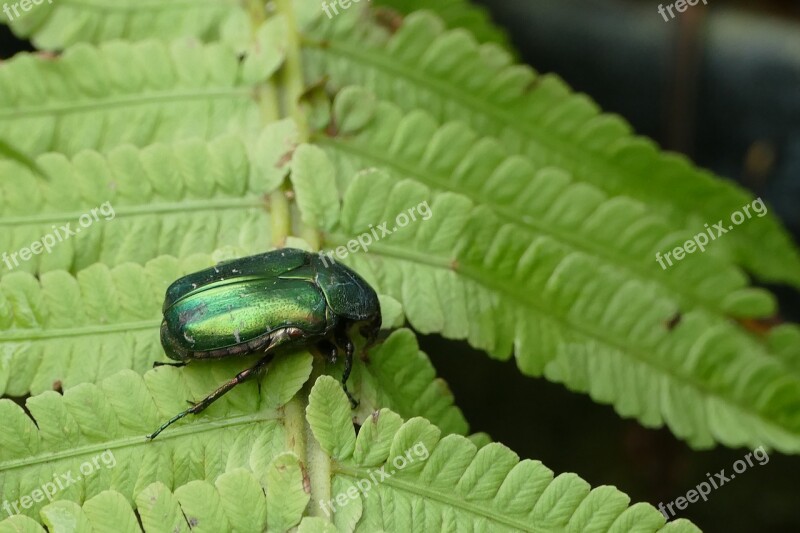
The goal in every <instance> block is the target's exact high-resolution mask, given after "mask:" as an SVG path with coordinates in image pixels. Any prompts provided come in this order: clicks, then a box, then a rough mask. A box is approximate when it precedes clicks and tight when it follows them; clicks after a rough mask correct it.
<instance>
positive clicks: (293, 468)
mask: <svg viewBox="0 0 800 533" xmlns="http://www.w3.org/2000/svg"><path fill="white" fill-rule="evenodd" d="M303 475H304V474H303V472H302V470H301V467H300V463H299V461H298V458H297V457H296V456H295V455H294V454H291V453H284V454H281V455H278V456H277V457H275V459H273V460H272V462H271V463H270V465H269V467H268V468H267V483H266V485H267V487H268V488H267V491H268V498H267V517H268V518H267V525H268V527H269V529H270V530H274V531H286V530H287V529H289V528H291V527H294V526H296V525H297V524H298V523H299V522H300V519H301V518H302V517H303V511H304V510H305V508H306V505H308V499H309V495H308V493H307V492H306V490H305V487H304V481H303Z"/></svg>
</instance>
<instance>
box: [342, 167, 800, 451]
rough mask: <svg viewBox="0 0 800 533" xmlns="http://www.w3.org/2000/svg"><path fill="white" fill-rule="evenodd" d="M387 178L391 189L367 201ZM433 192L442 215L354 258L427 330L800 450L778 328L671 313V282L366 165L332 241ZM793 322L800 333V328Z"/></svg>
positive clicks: (703, 439) (715, 432) (657, 419)
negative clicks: (766, 333)
mask: <svg viewBox="0 0 800 533" xmlns="http://www.w3.org/2000/svg"><path fill="white" fill-rule="evenodd" d="M378 191H380V194H383V195H384V196H386V197H387V198H388V199H389V200H388V202H386V204H385V205H384V206H383V209H382V210H381V211H380V212H374V211H366V210H365V209H364V207H363V206H364V203H365V201H366V199H367V198H370V197H373V196H375V195H376V194H378ZM387 191H388V193H387ZM421 201H428V202H429V205H430V211H431V212H432V213H433V215H432V217H431V218H430V221H422V220H420V221H418V222H417V223H416V224H411V225H409V226H408V227H406V228H403V229H402V231H397V232H396V233H393V234H392V235H390V236H388V237H386V238H384V239H382V240H380V241H379V242H378V243H376V244H374V245H373V246H372V248H371V249H370V253H368V254H363V253H361V254H351V255H349V256H348V257H347V259H346V262H347V263H348V265H350V266H352V267H353V268H355V269H356V270H357V271H358V272H360V273H362V275H364V276H365V278H366V279H368V280H369V281H370V282H372V283H373V284H374V285H375V286H376V287H377V288H378V290H379V291H380V292H381V293H387V294H390V295H392V296H393V297H394V298H396V299H397V300H399V301H400V302H401V303H402V305H403V309H404V311H405V313H406V315H407V317H408V320H409V323H410V324H411V325H412V326H413V327H414V328H415V329H417V330H418V331H420V332H423V333H429V332H442V333H443V334H444V335H446V336H448V337H452V338H458V339H466V340H468V341H469V342H470V343H471V344H472V345H473V346H475V347H477V348H481V349H485V350H487V351H488V352H489V353H490V354H492V355H493V356H495V357H497V358H501V359H506V358H508V357H510V356H511V354H512V350H513V354H514V356H515V358H516V359H517V364H518V366H519V367H520V369H521V370H522V371H523V372H525V373H526V374H530V375H542V374H544V375H545V376H546V377H547V378H548V379H550V380H552V381H557V382H563V383H565V384H566V385H567V386H568V387H569V388H571V389H573V390H579V391H585V392H588V393H589V394H590V395H591V396H592V398H593V399H594V400H595V401H598V402H602V403H610V404H613V405H614V406H615V408H616V409H617V411H618V412H619V413H620V414H621V415H623V416H633V417H636V418H638V419H639V420H640V421H641V423H642V424H644V425H645V426H647V427H657V426H661V425H664V424H666V425H668V426H669V427H670V428H671V429H672V431H673V432H674V433H675V434H676V435H677V436H679V437H680V438H683V439H686V440H687V441H688V442H689V443H690V444H692V445H693V446H696V447H701V448H706V447H710V446H712V445H713V444H714V443H715V442H722V443H724V444H727V445H729V446H743V445H749V446H752V447H757V446H759V445H762V444H767V445H769V446H773V447H776V448H778V449H780V450H783V451H787V452H797V451H800V416H799V415H798V413H800V373H798V372H797V367H796V361H797V356H796V351H794V350H793V355H791V356H789V357H787V356H786V355H784V354H783V353H781V352H778V351H776V352H773V351H771V348H770V342H769V337H768V338H767V339H766V340H759V339H757V338H755V337H754V336H752V335H751V334H750V333H749V332H747V331H746V330H744V328H742V327H740V326H736V325H734V324H733V323H732V322H731V321H729V320H728V319H727V317H724V316H718V315H714V314H710V313H708V312H706V311H704V310H700V309H696V310H692V311H688V312H685V313H682V314H681V315H680V320H679V323H678V324H677V325H674V326H670V324H671V322H672V320H673V318H674V317H675V314H676V312H677V311H678V310H680V305H679V303H678V302H677V301H676V300H675V299H673V298H672V297H671V296H670V294H669V292H668V291H664V290H660V289H659V288H658V287H657V286H654V285H653V284H647V283H645V282H641V281H639V280H632V279H631V278H630V276H628V275H627V274H626V273H622V272H620V271H619V270H618V269H613V268H603V267H598V265H597V262H596V261H595V260H594V259H593V258H591V257H588V256H586V255H585V254H580V253H575V252H573V251H571V250H569V249H565V248H564V247H563V246H561V245H560V244H559V243H557V242H554V241H553V240H552V239H550V238H547V237H542V236H536V235H532V234H530V233H527V232H526V231H525V229H524V228H521V227H519V226H517V225H514V224H510V223H508V222H506V221H505V220H503V219H500V218H499V217H498V216H497V215H495V214H494V213H492V212H491V211H490V210H489V209H487V208H486V207H483V206H479V207H475V206H473V204H472V202H471V201H470V200H469V199H467V198H464V197H463V196H460V195H457V194H454V193H450V192H446V193H438V194H436V193H431V191H429V190H428V189H427V188H425V187H424V186H422V185H420V184H418V183H415V182H410V181H399V182H396V181H393V180H390V179H389V178H388V177H387V176H385V175H383V176H382V175H381V174H380V173H375V172H373V173H370V174H369V175H363V174H362V175H359V176H357V177H356V178H355V179H354V180H353V182H352V185H351V186H350V187H349V188H348V189H347V191H346V192H345V194H344V202H343V211H342V215H341V219H340V220H341V224H340V226H339V227H338V228H337V229H336V230H335V231H334V233H333V234H331V235H329V236H328V237H326V243H327V244H329V245H331V246H335V245H336V244H340V243H343V242H345V241H346V239H347V238H348V236H349V235H353V234H357V233H358V232H359V231H361V230H362V228H363V227H364V226H366V224H367V220H372V221H375V222H377V221H380V220H390V221H391V220H393V219H394V217H395V216H396V214H397V213H402V212H403V211H405V210H406V209H407V208H408V206H413V205H415V204H418V203H419V202H421ZM434 220H435V221H441V222H433V221H434ZM787 331H788V332H789V333H784V334H787V335H788V336H791V337H792V338H794V339H796V340H800V337H799V336H798V331H797V329H790V330H787ZM783 342H786V341H783ZM743 383H745V384H746V386H742V384H743Z"/></svg>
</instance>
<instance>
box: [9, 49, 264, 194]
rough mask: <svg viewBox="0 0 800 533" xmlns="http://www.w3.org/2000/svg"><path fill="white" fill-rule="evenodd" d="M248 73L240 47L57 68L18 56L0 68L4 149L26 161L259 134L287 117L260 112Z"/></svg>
mask: <svg viewBox="0 0 800 533" xmlns="http://www.w3.org/2000/svg"><path fill="white" fill-rule="evenodd" d="M109 65H114V68H113V69H112V70H111V71H109ZM241 71H242V66H241V65H240V64H239V61H238V57H237V54H236V52H235V51H234V50H233V49H232V48H230V47H228V46H226V45H223V44H219V43H215V44H209V45H200V44H199V43H197V42H195V41H191V40H188V41H176V42H173V43H171V44H170V45H166V44H164V43H161V42H157V41H143V42H140V43H127V42H121V41H114V42H111V43H105V44H102V45H101V46H99V47H92V46H89V45H84V44H80V45H76V46H74V47H70V48H68V49H67V50H66V51H65V52H64V54H63V55H62V56H60V57H59V58H58V59H56V60H53V59H51V58H45V57H37V56H34V55H31V54H19V55H17V56H15V57H14V58H13V59H11V60H10V61H6V62H4V63H3V64H2V66H0V92H2V93H3V94H5V95H7V97H6V98H4V99H3V101H2V102H0V121H2V122H3V124H4V125H5V127H4V129H3V132H4V133H3V134H2V136H0V140H3V141H4V142H6V143H9V142H12V141H13V145H14V146H15V147H16V148H17V149H18V150H19V151H21V152H23V153H25V154H27V155H28V156H36V155H39V154H43V153H46V152H50V151H54V152H60V153H62V154H64V155H66V156H68V157H71V156H73V155H75V154H77V153H78V152H80V151H81V150H83V149H93V150H98V151H100V152H108V151H110V150H111V149H112V148H115V147H117V146H120V145H123V144H133V145H135V146H139V147H144V146H147V145H149V144H152V143H155V142H171V141H176V140H181V139H187V138H192V137H201V138H204V139H212V138H214V137H217V136H219V135H221V134H224V133H243V134H253V133H254V132H257V131H258V130H259V129H260V127H261V125H262V123H261V119H262V118H263V119H265V120H266V122H270V121H272V120H275V119H278V118H280V117H278V116H277V115H276V114H273V113H271V112H269V109H270V107H269V106H268V105H266V102H265V105H262V106H261V110H262V112H260V111H259V107H258V104H257V102H256V101H255V100H254V98H253V95H252V93H251V90H250V86H249V84H248V83H245V81H244V80H243V79H242V72H241ZM261 81H265V78H262V80H261ZM17 87H25V90H18V89H17ZM262 113H266V114H262ZM275 113H277V112H275ZM9 132H14V138H13V139H9V138H8V135H9ZM198 179H199V176H198Z"/></svg>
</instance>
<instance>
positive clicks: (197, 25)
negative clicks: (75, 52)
mask: <svg viewBox="0 0 800 533" xmlns="http://www.w3.org/2000/svg"><path fill="white" fill-rule="evenodd" d="M237 9H238V3H237V2H234V1H232V0H189V1H186V0H183V1H182V0H170V1H159V0H150V1H145V2H142V1H138V2H137V1H134V0H115V1H114V2H107V1H104V0H59V1H56V2H43V3H41V4H40V5H37V6H35V9H33V10H31V11H29V12H23V11H20V13H21V15H20V16H19V17H17V18H14V19H12V20H11V21H10V22H6V21H5V20H4V22H5V23H7V24H8V25H9V26H10V27H11V29H12V30H13V31H14V33H15V34H16V35H17V36H18V37H22V38H30V39H31V40H32V41H33V43H34V44H35V45H36V47H37V48H40V49H43V50H59V49H62V48H65V47H67V46H69V45H73V44H77V43H84V42H88V43H100V42H103V41H110V40H113V39H126V40H129V41H137V40H145V39H147V38H161V39H164V40H167V39H173V38H175V37H183V36H186V37H196V38H198V39H202V40H203V41H206V42H207V41H212V40H216V39H218V38H219V37H220V33H221V32H220V26H221V24H223V21H225V20H226V19H227V18H228V17H233V16H235V14H236V11H237ZM4 19H5V17H4Z"/></svg>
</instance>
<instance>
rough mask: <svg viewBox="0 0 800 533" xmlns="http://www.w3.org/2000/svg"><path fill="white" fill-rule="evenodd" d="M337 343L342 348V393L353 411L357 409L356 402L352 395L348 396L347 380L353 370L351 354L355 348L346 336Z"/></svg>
mask: <svg viewBox="0 0 800 533" xmlns="http://www.w3.org/2000/svg"><path fill="white" fill-rule="evenodd" d="M338 342H339V343H340V344H341V345H342V346H343V347H344V354H345V358H344V372H343V373H342V388H343V389H344V393H345V394H347V398H348V399H349V400H350V405H351V406H352V407H353V409H355V408H356V407H358V401H357V400H356V399H355V398H353V395H352V394H350V391H349V390H347V379H348V378H349V377H350V372H352V370H353V353H355V351H356V347H355V346H354V345H353V341H351V340H350V338H349V337H348V336H347V335H342V336H341V337H340V338H339V340H338Z"/></svg>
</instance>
